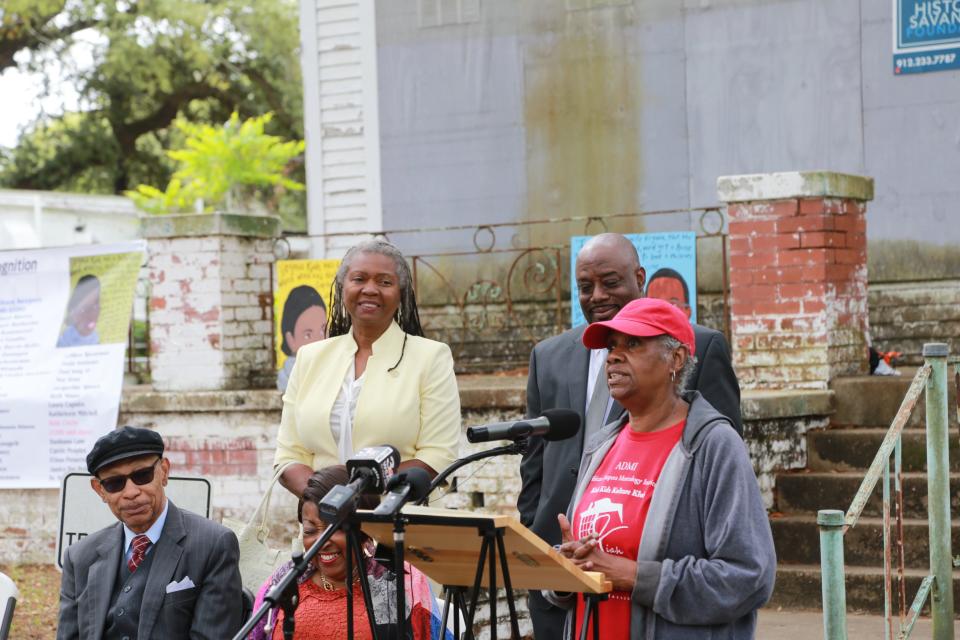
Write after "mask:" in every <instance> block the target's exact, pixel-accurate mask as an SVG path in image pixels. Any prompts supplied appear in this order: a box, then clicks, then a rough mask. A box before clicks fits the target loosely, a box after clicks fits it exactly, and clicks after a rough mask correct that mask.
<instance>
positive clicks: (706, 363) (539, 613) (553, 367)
mask: <svg viewBox="0 0 960 640" xmlns="http://www.w3.org/2000/svg"><path fill="white" fill-rule="evenodd" d="M575 276H576V281H577V291H578V295H579V298H580V308H581V309H582V310H583V315H584V317H585V318H586V319H587V321H588V322H597V321H601V320H609V319H610V318H612V317H613V316H615V315H616V314H617V312H618V311H620V309H621V308H622V307H623V306H624V305H625V304H627V303H628V302H630V301H631V300H634V299H636V298H640V297H642V296H643V294H642V291H643V285H644V280H645V278H646V272H645V271H644V269H643V267H642V266H641V265H640V260H639V257H638V256H637V250H636V248H635V247H634V246H633V243H631V242H630V241H629V240H628V239H627V238H625V237H624V236H622V235H620V234H617V233H604V234H601V235H598V236H595V237H594V238H591V239H590V240H589V241H588V242H587V243H586V244H585V245H584V246H583V248H582V249H581V250H580V253H579V254H577V264H576V268H575ZM584 329H586V325H583V326H579V327H574V328H573V329H570V330H569V331H566V332H564V333H561V334H560V335H558V336H554V337H552V338H548V339H546V340H544V341H542V342H540V343H539V344H537V345H536V346H535V347H534V349H533V353H531V355H530V374H529V378H528V379H527V417H528V418H532V417H536V416H539V415H540V414H541V413H542V412H543V411H545V410H546V409H557V408H563V409H573V410H575V411H578V412H580V414H581V416H583V417H584V422H583V426H582V428H581V429H580V432H579V433H578V434H577V435H576V436H574V437H573V438H568V439H566V440H558V441H555V442H547V441H545V440H543V439H541V438H536V439H534V440H533V441H532V442H531V443H530V447H529V450H528V452H527V454H526V455H525V456H524V457H523V461H522V463H521V465H520V476H521V480H522V483H523V484H522V488H521V489H520V497H519V499H518V500H517V509H519V511H520V520H521V522H523V524H524V525H525V526H527V527H529V528H530V529H531V530H532V531H533V532H534V533H536V534H537V535H538V536H540V537H541V538H543V539H544V540H546V541H547V542H549V543H551V544H559V543H560V526H559V524H558V523H557V514H559V513H565V512H566V510H567V506H568V505H569V503H570V499H571V497H572V496H573V490H574V485H575V483H576V479H577V471H578V470H579V468H580V459H581V456H582V455H583V448H584V444H585V442H586V441H589V440H590V437H591V435H592V434H594V433H596V432H598V431H599V430H600V428H601V427H602V426H603V425H604V424H606V423H608V422H610V421H612V420H616V419H618V418H619V417H620V416H621V414H622V413H623V408H622V407H621V406H620V405H619V404H617V403H616V402H615V401H614V400H613V399H612V398H610V394H609V391H608V390H607V385H606V375H605V373H604V363H605V361H606V349H592V350H591V349H587V348H586V347H584V346H583V343H582V342H581V337H582V336H583V331H584ZM693 330H694V337H695V340H696V354H695V355H696V359H697V362H696V366H695V368H694V370H693V375H692V376H691V379H690V382H689V386H688V388H690V389H696V390H698V391H700V393H702V394H703V397H704V398H706V399H707V400H708V401H709V402H710V404H712V405H713V406H714V408H716V409H717V410H718V411H719V412H720V413H722V414H724V415H726V416H727V417H728V418H730V420H731V421H732V422H733V424H734V426H735V427H736V429H737V431H738V432H740V433H741V434H742V433H743V423H742V420H741V417H740V386H739V385H738V384H737V378H736V375H735V374H734V372H733V366H732V364H731V361H730V349H729V347H728V346H727V342H726V340H725V339H724V337H723V334H721V333H719V332H718V331H714V330H713V329H708V328H706V327H702V326H700V325H697V324H694V325H693ZM565 613H566V612H565V611H563V610H561V609H558V608H557V607H554V606H552V605H550V604H549V603H548V602H547V601H546V600H544V599H543V598H542V597H541V595H540V594H539V593H537V592H531V593H530V617H531V618H532V620H533V629H534V636H535V637H536V638H538V639H540V640H552V639H553V638H560V637H561V636H562V630H563V621H564V616H565Z"/></svg>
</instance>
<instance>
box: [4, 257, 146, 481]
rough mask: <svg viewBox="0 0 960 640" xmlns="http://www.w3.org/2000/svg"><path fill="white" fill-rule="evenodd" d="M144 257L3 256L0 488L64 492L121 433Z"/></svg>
mask: <svg viewBox="0 0 960 640" xmlns="http://www.w3.org/2000/svg"><path fill="white" fill-rule="evenodd" d="M144 250H145V244H144V243H143V242H128V243H123V244H113V245H84V246H75V247H64V248H56V249H33V250H18V251H2V252H0V489H13V488H52V487H58V486H60V482H61V480H62V479H63V477H64V476H65V475H66V474H67V473H69V472H71V471H84V470H86V455H87V452H88V451H89V450H90V447H91V446H93V443H94V441H96V439H97V438H99V437H100V436H102V435H104V434H105V433H107V432H108V431H110V430H111V429H113V428H115V427H116V425H117V414H118V411H119V408H120V392H121V389H122V386H123V363H124V352H125V350H126V347H127V332H128V328H129V326H130V311H131V309H132V307H133V296H134V290H135V287H136V283H137V277H138V276H139V273H140V265H141V264H142V263H143V259H144Z"/></svg>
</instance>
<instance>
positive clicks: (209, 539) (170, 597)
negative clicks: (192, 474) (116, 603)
mask: <svg viewBox="0 0 960 640" xmlns="http://www.w3.org/2000/svg"><path fill="white" fill-rule="evenodd" d="M169 505H170V508H169V509H168V511H167V520H166V522H165V523H164V525H163V531H162V532H161V533H160V538H159V540H157V544H156V546H155V547H154V548H153V550H152V551H151V552H150V554H151V556H153V561H152V564H151V567H150V576H149V578H148V581H147V587H146V590H145V591H144V594H143V602H142V603H141V605H140V628H139V631H138V633H137V638H138V639H139V640H148V639H149V638H156V639H157V640H160V639H168V638H178V639H179V638H189V639H190V640H201V639H204V640H206V639H210V640H212V639H214V638H217V639H220V638H230V637H232V636H233V635H234V634H235V633H236V632H237V631H239V629H240V625H241V623H242V621H241V619H240V617H241V606H242V596H241V592H240V590H241V582H240V570H239V568H238V564H237V563H238V560H239V557H240V549H239V546H238V544H237V538H236V536H235V535H234V533H233V532H232V531H230V530H229V529H227V528H226V527H223V526H221V525H219V524H217V523H215V522H212V521H210V520H207V519H206V518H201V517H200V516H198V515H196V514H193V513H191V512H189V511H183V510H181V509H178V508H177V507H175V506H174V504H173V503H172V502H170V503H169ZM122 547H123V525H122V524H120V523H119V522H118V523H116V524H114V525H111V526H109V527H107V528H106V529H101V530H100V531H97V532H96V533H94V534H92V535H90V536H89V537H87V538H85V539H84V540H81V541H80V542H78V543H77V544H75V545H73V546H71V547H70V548H69V549H67V553H66V555H65V556H64V561H63V578H62V580H61V584H60V620H59V623H58V625H57V639H58V640H74V639H76V640H100V639H101V638H102V637H103V631H104V627H105V623H106V618H107V610H108V609H109V608H110V599H111V597H112V594H113V588H114V584H115V582H116V579H117V571H118V568H119V566H120V561H121V554H122V551H123V549H122ZM187 576H189V577H190V580H192V581H193V583H194V585H196V586H195V587H193V588H192V589H185V590H183V591H177V592H174V593H169V594H168V593H166V587H167V585H168V584H170V583H171V582H174V581H177V582H179V581H180V580H182V579H183V578H185V577H187Z"/></svg>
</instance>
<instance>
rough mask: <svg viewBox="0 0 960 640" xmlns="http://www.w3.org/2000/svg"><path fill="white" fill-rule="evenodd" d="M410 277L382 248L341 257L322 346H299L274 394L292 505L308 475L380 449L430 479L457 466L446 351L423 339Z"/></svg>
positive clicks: (455, 395)
mask: <svg viewBox="0 0 960 640" xmlns="http://www.w3.org/2000/svg"><path fill="white" fill-rule="evenodd" d="M412 280H413V278H412V276H411V274H410V268H409V267H408V266H407V262H406V260H404V258H403V255H402V254H401V253H400V251H399V250H398V249H397V248H396V247H394V246H393V245H392V244H390V243H388V242H385V241H382V240H370V241H366V242H362V243H360V244H358V245H356V246H354V247H352V248H351V249H350V250H349V251H347V254H346V256H344V258H343V261H342V262H341V264H340V268H339V270H338V271H337V276H336V280H335V281H334V292H333V300H332V301H331V305H330V307H331V316H330V332H329V335H330V336H331V337H330V338H328V339H327V340H322V341H320V342H314V343H312V344H308V345H305V346H303V347H301V348H300V350H299V351H298V352H297V360H296V364H295V365H294V367H293V371H292V372H291V374H290V381H289V384H288V385H287V391H286V393H284V395H283V415H282V417H281V420H280V432H279V434H278V436H277V452H276V456H275V457H274V466H279V465H283V464H286V463H288V462H293V463H296V464H293V465H291V466H289V467H288V468H287V470H286V471H285V472H284V474H283V477H282V478H281V479H280V482H281V483H282V484H283V486H284V487H286V488H287V489H289V490H290V492H291V493H293V494H294V495H296V496H298V497H299V496H301V495H302V493H303V490H304V488H305V487H306V485H307V480H308V479H309V478H310V476H311V475H312V474H313V472H314V469H321V468H323V467H327V466H331V465H337V464H342V463H343V462H345V461H346V459H347V458H349V457H350V456H351V455H352V454H353V453H354V452H355V451H357V450H359V449H361V448H363V447H367V446H377V445H384V444H389V445H393V446H394V447H396V448H397V449H398V450H399V451H400V458H401V461H402V462H401V464H400V468H401V469H404V468H409V467H411V466H418V467H421V468H423V469H425V470H426V471H427V472H428V473H430V474H431V476H435V475H436V474H437V473H438V472H440V471H442V470H443V469H444V468H445V467H447V466H448V465H449V464H450V463H451V462H453V461H454V460H455V459H456V456H457V448H458V445H459V441H460V395H459V392H458V391H457V381H456V378H455V377H454V373H453V357H452V356H451V354H450V348H449V347H448V346H447V345H446V344H443V343H442V342H436V341H434V340H428V339H426V338H424V337H423V330H422V329H421V327H420V318H419V316H418V314H417V303H416V299H415V297H414V294H413V282H412Z"/></svg>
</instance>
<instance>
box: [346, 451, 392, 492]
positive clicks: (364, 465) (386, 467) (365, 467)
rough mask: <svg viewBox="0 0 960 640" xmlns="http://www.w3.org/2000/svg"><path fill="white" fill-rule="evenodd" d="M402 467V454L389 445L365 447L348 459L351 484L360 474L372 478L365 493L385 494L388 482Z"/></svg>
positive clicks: (367, 483) (365, 488) (366, 483)
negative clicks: (366, 474)
mask: <svg viewBox="0 0 960 640" xmlns="http://www.w3.org/2000/svg"><path fill="white" fill-rule="evenodd" d="M399 466H400V452H399V451H397V448H396V447H393V446H390V445H388V444H384V445H381V446H379V447H364V448H363V449H360V450H359V451H357V452H356V453H355V454H354V455H352V456H351V457H350V458H348V459H347V471H348V472H350V480H351V482H352V481H353V480H354V479H355V478H357V477H358V474H360V473H369V474H370V475H371V477H370V478H369V479H368V481H366V482H365V483H364V485H365V486H364V493H383V492H384V491H385V490H386V487H387V482H388V481H389V480H390V478H391V477H392V476H393V475H394V474H395V473H396V472H397V467H399Z"/></svg>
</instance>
